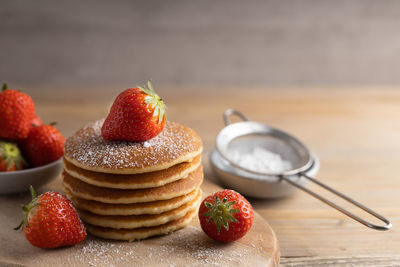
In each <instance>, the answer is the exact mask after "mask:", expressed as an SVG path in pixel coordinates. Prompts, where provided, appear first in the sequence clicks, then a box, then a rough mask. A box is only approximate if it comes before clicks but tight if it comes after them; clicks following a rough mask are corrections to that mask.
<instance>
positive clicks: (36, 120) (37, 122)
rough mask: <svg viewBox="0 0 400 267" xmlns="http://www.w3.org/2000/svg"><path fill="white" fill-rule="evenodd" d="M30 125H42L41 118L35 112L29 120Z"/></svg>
mask: <svg viewBox="0 0 400 267" xmlns="http://www.w3.org/2000/svg"><path fill="white" fill-rule="evenodd" d="M31 125H32V126H40V125H43V122H42V119H41V118H40V117H39V116H38V115H36V114H35V116H34V117H33V119H32V121H31Z"/></svg>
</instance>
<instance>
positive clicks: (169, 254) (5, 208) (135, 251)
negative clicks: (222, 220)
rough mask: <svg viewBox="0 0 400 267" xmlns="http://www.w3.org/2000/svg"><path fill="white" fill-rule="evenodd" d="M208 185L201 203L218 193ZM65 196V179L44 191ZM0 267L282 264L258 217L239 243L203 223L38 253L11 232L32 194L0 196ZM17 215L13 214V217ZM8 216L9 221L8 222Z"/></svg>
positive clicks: (275, 243) (89, 240) (91, 239)
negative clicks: (208, 231)
mask: <svg viewBox="0 0 400 267" xmlns="http://www.w3.org/2000/svg"><path fill="white" fill-rule="evenodd" d="M220 189H221V188H220V187H218V186H217V185H215V184H213V183H211V182H209V181H205V182H204V183H203V185H202V190H203V192H204V194H203V198H205V197H206V196H207V195H209V194H211V193H213V192H215V191H218V190H220ZM48 190H56V191H61V177H58V178H57V179H55V180H54V181H53V182H51V183H49V184H48V185H47V186H46V187H45V188H42V191H48ZM0 201H1V202H2V203H3V205H2V206H1V207H0V218H1V226H2V227H1V230H0V232H1V237H2V243H1V245H0V265H1V266H4V265H10V266H221V267H225V266H226V267H228V266H232V267H233V266H249V267H250V266H251V267H253V266H265V267H276V266H278V265H279V259H280V258H279V256H280V251H279V245H278V241H277V238H276V236H275V233H274V232H273V230H272V229H271V227H270V226H269V225H268V223H267V222H266V221H265V220H264V219H263V218H262V217H261V216H260V215H259V214H255V218H254V224H253V227H252V228H251V230H250V231H249V232H248V233H247V234H246V236H245V237H244V238H242V239H240V240H239V241H237V242H233V243H229V244H221V243H218V242H215V241H213V240H212V239H210V238H208V237H207V236H206V235H205V234H204V232H203V231H202V230H201V227H200V224H199V220H198V218H197V215H196V217H194V218H193V220H192V222H191V223H190V225H189V226H187V227H185V228H184V229H182V230H179V231H177V232H175V233H173V234H170V235H166V236H161V237H154V238H149V239H146V240H141V241H136V242H119V241H111V240H102V239H99V238H95V237H93V236H91V235H88V237H87V238H86V239H85V240H84V241H83V242H82V243H80V244H78V245H76V246H72V247H65V248H59V249H39V248H36V247H33V246H32V245H30V244H29V243H28V242H27V241H26V240H25V238H24V235H23V233H21V232H16V231H12V230H11V229H12V226H11V225H10V224H17V223H18V220H20V212H17V207H18V206H19V204H20V203H27V201H29V193H28V192H25V193H21V194H19V195H3V196H0ZM14 211H15V212H14ZM6 217H7V218H6Z"/></svg>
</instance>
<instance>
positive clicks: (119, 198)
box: [62, 165, 203, 204]
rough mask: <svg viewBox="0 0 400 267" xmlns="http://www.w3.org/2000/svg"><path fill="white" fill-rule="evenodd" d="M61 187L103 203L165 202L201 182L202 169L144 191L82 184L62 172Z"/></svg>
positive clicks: (193, 188)
mask: <svg viewBox="0 0 400 267" xmlns="http://www.w3.org/2000/svg"><path fill="white" fill-rule="evenodd" d="M62 176H63V185H64V186H65V187H66V188H67V189H68V190H69V191H70V192H71V194H72V195H73V196H76V197H80V198H83V199H88V200H95V201H99V202H103V203H121V204H124V203H125V204H130V203H138V202H150V201H156V200H165V199H172V198H175V197H179V196H182V195H186V194H188V193H190V192H192V191H193V190H195V189H196V188H198V187H200V185H201V183H202V182H203V168H202V166H201V165H200V166H199V167H197V169H196V170H194V171H193V172H191V173H190V174H189V175H188V176H187V178H185V179H180V180H178V181H175V182H172V183H168V184H166V185H163V186H160V187H154V188H146V189H113V188H104V187H98V186H94V185H90V184H87V183H85V182H82V181H81V180H79V179H76V178H74V177H72V176H71V175H69V174H68V173H67V172H66V171H63V173H62Z"/></svg>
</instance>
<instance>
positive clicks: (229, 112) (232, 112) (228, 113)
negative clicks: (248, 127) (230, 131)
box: [224, 108, 249, 126]
mask: <svg viewBox="0 0 400 267" xmlns="http://www.w3.org/2000/svg"><path fill="white" fill-rule="evenodd" d="M232 115H236V116H238V117H239V118H241V119H242V120H243V121H248V120H249V119H247V117H246V116H245V115H244V114H243V113H242V112H240V111H237V110H236V109H231V108H230V109H227V110H225V112H224V122H225V125H226V126H228V125H229V124H231V123H232V121H231V119H230V118H229V117H230V116H232Z"/></svg>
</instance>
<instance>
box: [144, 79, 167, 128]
mask: <svg viewBox="0 0 400 267" xmlns="http://www.w3.org/2000/svg"><path fill="white" fill-rule="evenodd" d="M138 88H139V89H140V90H141V91H143V92H144V93H145V94H147V96H146V98H145V103H146V104H148V105H149V106H151V107H152V108H153V109H154V112H153V117H157V116H158V124H160V123H161V122H162V121H163V119H164V118H165V109H166V106H165V104H164V102H163V101H162V99H161V98H160V97H159V96H158V95H157V93H156V92H155V91H154V89H153V85H152V84H151V81H150V80H149V81H147V88H146V87H145V86H143V87H142V86H138Z"/></svg>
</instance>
